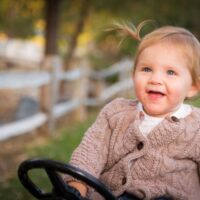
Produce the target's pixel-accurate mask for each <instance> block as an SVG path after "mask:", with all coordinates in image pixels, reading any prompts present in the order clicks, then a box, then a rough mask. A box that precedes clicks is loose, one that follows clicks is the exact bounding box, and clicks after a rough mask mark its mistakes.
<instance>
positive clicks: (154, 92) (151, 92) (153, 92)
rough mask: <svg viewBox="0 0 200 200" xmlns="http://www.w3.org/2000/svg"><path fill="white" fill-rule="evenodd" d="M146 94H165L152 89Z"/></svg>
mask: <svg viewBox="0 0 200 200" xmlns="http://www.w3.org/2000/svg"><path fill="white" fill-rule="evenodd" d="M148 94H153V95H161V96H164V95H165V94H164V93H163V92H160V91H154V90H149V91H148Z"/></svg>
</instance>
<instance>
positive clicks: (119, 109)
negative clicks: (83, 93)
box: [102, 98, 138, 118]
mask: <svg viewBox="0 0 200 200" xmlns="http://www.w3.org/2000/svg"><path fill="white" fill-rule="evenodd" d="M137 104H138V101H137V100H132V99H125V98H116V99H114V100H112V101H111V102H109V103H108V104H106V105H105V106H104V108H103V109H102V110H103V112H106V115H107V117H108V118H110V117H111V116H113V115H115V114H117V113H126V112H133V111H135V110H137Z"/></svg>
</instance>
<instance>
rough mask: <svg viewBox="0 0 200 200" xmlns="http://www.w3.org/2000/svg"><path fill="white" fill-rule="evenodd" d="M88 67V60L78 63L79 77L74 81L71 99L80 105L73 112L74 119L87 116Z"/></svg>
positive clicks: (82, 118) (81, 118) (83, 118)
mask: <svg viewBox="0 0 200 200" xmlns="http://www.w3.org/2000/svg"><path fill="white" fill-rule="evenodd" d="M89 67H90V64H89V62H88V60H85V59H84V60H82V61H81V63H80V68H79V69H80V77H79V79H77V80H76V81H75V83H74V87H73V88H74V89H73V94H72V99H73V100H74V101H78V102H79V104H80V106H79V107H78V108H77V109H76V110H75V111H74V112H73V117H74V119H75V120H78V121H83V120H85V119H86V117H87V108H86V106H85V101H86V99H87V96H88V90H89V80H88V74H89Z"/></svg>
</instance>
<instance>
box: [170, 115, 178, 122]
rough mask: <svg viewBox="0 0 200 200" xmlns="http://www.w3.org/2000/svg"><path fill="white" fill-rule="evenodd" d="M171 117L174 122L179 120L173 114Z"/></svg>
mask: <svg viewBox="0 0 200 200" xmlns="http://www.w3.org/2000/svg"><path fill="white" fill-rule="evenodd" d="M171 119H172V121H174V122H179V119H178V118H177V117H175V116H172V117H171Z"/></svg>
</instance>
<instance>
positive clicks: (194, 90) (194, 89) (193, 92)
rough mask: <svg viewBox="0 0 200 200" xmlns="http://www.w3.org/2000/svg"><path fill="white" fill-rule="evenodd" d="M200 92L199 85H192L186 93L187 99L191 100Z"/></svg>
mask: <svg viewBox="0 0 200 200" xmlns="http://www.w3.org/2000/svg"><path fill="white" fill-rule="evenodd" d="M199 91H200V85H198V86H197V85H192V86H191V88H190V90H189V91H188V93H187V98H191V97H193V96H195V95H197V93H198V92H199Z"/></svg>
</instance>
